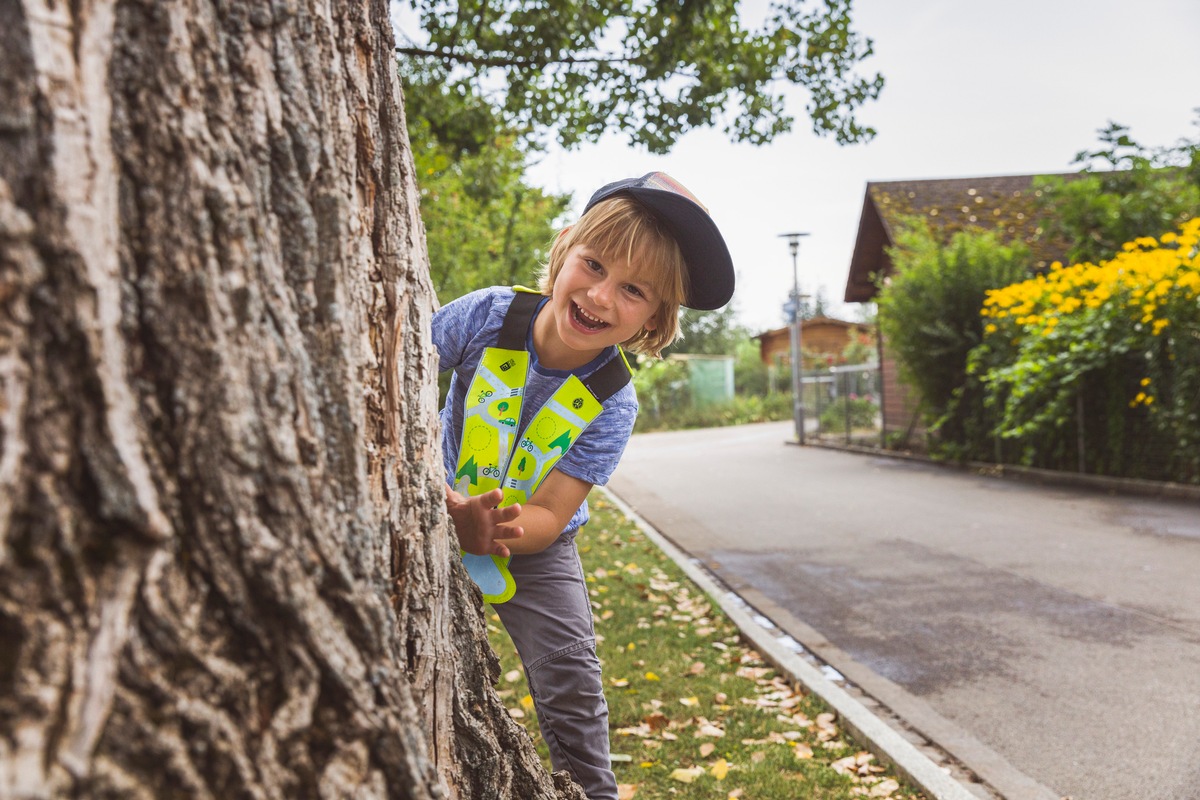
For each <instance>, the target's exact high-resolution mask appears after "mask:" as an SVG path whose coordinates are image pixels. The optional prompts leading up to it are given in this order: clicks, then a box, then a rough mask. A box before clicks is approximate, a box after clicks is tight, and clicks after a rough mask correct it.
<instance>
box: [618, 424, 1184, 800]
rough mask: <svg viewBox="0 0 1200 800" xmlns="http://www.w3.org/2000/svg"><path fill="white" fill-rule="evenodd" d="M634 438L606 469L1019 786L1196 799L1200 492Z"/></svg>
mask: <svg viewBox="0 0 1200 800" xmlns="http://www.w3.org/2000/svg"><path fill="white" fill-rule="evenodd" d="M790 431H791V425H790V423H770V424H765V425H750V426H741V427H734V428H718V429H710V430H702V431H681V432H673V433H657V434H642V435H638V436H635V437H633V439H632V440H631V441H630V443H629V447H628V449H627V450H626V453H625V456H624V459H623V461H622V463H621V466H620V468H619V469H618V470H617V473H616V475H615V476H614V478H613V481H612V483H611V484H610V488H611V489H612V490H613V491H615V492H616V493H617V494H618V495H619V496H620V497H621V498H622V499H623V500H625V501H626V502H627V503H629V504H630V505H631V506H633V507H634V508H635V509H636V510H637V511H638V512H639V513H640V514H641V515H642V516H643V517H645V518H646V519H647V520H648V521H649V522H650V523H651V524H653V525H654V526H655V527H656V528H657V529H658V530H660V531H661V532H662V533H663V534H665V535H666V536H667V537H669V538H670V539H672V540H673V541H674V542H676V543H677V544H678V545H679V546H680V547H681V548H682V549H684V550H686V551H688V552H689V553H691V554H692V555H693V556H695V557H697V558H698V559H700V560H701V561H702V562H704V563H705V564H706V565H707V566H708V567H709V568H710V569H712V570H713V572H714V573H715V574H716V575H717V576H718V577H719V578H720V579H721V580H723V581H724V582H725V583H726V584H728V585H729V586H730V587H731V588H733V589H734V590H735V591H737V592H739V594H741V595H742V596H743V597H745V598H746V599H747V600H749V601H750V602H751V603H752V604H753V605H755V606H756V607H758V608H759V609H760V610H761V611H763V613H764V614H766V615H767V616H769V617H771V618H772V619H773V620H774V621H775V622H776V623H777V624H779V626H780V627H781V628H783V629H784V630H786V631H787V632H788V633H791V634H792V635H793V636H795V638H796V639H798V640H799V641H800V642H801V643H803V644H805V645H806V646H808V647H809V648H810V649H811V650H813V651H814V652H816V653H817V654H819V655H821V656H822V657H824V658H826V659H827V660H829V661H830V662H831V663H832V664H833V665H834V666H835V667H836V668H837V669H838V670H839V671H841V672H842V673H843V674H845V675H846V676H847V677H848V678H849V679H850V680H851V681H852V682H854V683H855V684H857V685H859V686H860V687H862V688H863V690H864V691H866V692H867V693H868V694H871V695H872V696H875V697H877V698H879V699H881V700H882V701H884V703H885V705H888V706H889V707H891V708H892V709H893V710H894V711H896V712H897V713H898V714H899V715H900V716H901V717H903V718H905V719H907V720H909V721H910V722H911V723H912V724H913V726H914V727H916V728H917V729H918V730H921V731H922V732H923V733H924V734H925V735H927V736H929V737H930V738H932V739H934V740H935V741H937V742H938V743H939V744H940V745H943V746H945V747H946V748H947V749H949V750H950V751H951V752H952V753H953V754H954V755H955V756H957V757H958V758H960V759H961V760H963V761H964V762H965V763H966V765H967V766H968V767H970V768H972V769H975V770H976V771H977V772H978V773H979V774H980V775H981V776H982V777H984V778H985V780H987V781H988V782H989V783H990V784H991V785H992V786H993V788H994V789H995V790H996V791H997V792H998V793H999V794H1001V795H1003V796H1005V797H1009V798H1012V800H1024V799H1025V798H1046V797H1055V798H1057V797H1070V798H1073V800H1197V798H1200V504H1195V503H1187V502H1183V501H1164V500H1149V499H1145V498H1133V497H1120V496H1112V495H1106V494H1102V493H1099V492H1095V491H1089V490H1074V489H1064V488H1057V487H1055V488H1051V487H1042V486H1037V485H1033V484H1031V483H1028V482H1024V481H1019V480H1015V479H1011V478H992V477H984V476H979V475H974V474H970V473H966V472H960V471H956V470H951V469H945V468H941V467H935V466H929V465H925V464H921V463H916V462H911V461H902V460H897V459H891V458H885V457H875V456H864V455H856V454H850V453H844V452H838V451H832V450H827V449H820V448H812V447H804V448H801V447H796V446H794V445H788V444H785V443H784V442H785V440H786V439H788V438H789V436H790Z"/></svg>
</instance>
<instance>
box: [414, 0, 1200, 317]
mask: <svg viewBox="0 0 1200 800" xmlns="http://www.w3.org/2000/svg"><path fill="white" fill-rule="evenodd" d="M396 5H400V4H396ZM765 5H766V2H765V0H748V1H747V2H744V3H743V7H744V8H745V9H746V13H747V14H753V13H756V12H757V13H761V9H762V8H764V7H765ZM399 16H402V14H401V15H399ZM399 16H398V15H396V14H394V17H396V18H397V19H399ZM852 18H853V27H854V29H855V30H856V31H857V32H859V33H860V34H862V35H865V36H867V37H870V38H871V39H872V40H873V41H874V48H875V53H874V55H873V56H871V57H870V58H869V59H868V60H867V61H865V62H864V63H863V64H862V65H861V66H860V68H859V70H860V72H861V73H862V74H873V73H875V72H881V73H883V76H884V78H885V80H886V85H885V86H884V89H883V92H882V94H881V96H880V98H879V99H878V100H876V101H873V102H870V103H868V104H867V105H866V106H864V107H863V108H862V109H861V110H860V112H859V114H858V118H859V120H860V121H862V122H864V123H866V124H869V125H871V126H873V127H875V128H876V129H877V130H878V135H877V136H876V137H875V138H874V139H873V140H872V141H871V142H869V143H867V144H858V145H847V146H840V145H838V144H836V143H835V142H834V141H833V140H832V139H828V138H820V137H817V136H816V135H814V134H813V133H812V132H811V131H810V129H809V124H808V118H807V116H806V115H805V114H804V105H805V100H806V98H805V95H804V93H803V91H802V90H799V89H795V88H794V87H788V98H789V104H788V108H789V110H790V111H791V112H792V113H793V114H794V115H795V116H796V118H797V119H796V124H795V129H794V130H793V132H792V133H790V134H787V135H784V136H781V137H779V138H777V139H776V140H775V141H773V142H772V143H771V144H768V145H764V146H759V147H754V146H751V145H744V144H734V143H732V142H730V141H729V140H728V138H727V137H726V136H725V134H724V133H722V132H721V131H720V130H719V129H706V130H696V131H692V132H690V133H688V134H686V135H685V136H684V137H682V138H681V139H680V140H679V142H678V143H677V144H676V146H675V147H674V149H673V150H672V151H671V152H670V153H669V154H667V155H665V156H653V155H650V154H649V153H647V152H646V151H645V150H642V149H638V148H634V147H632V146H630V145H628V144H627V143H626V142H625V139H624V138H623V137H622V136H621V135H620V134H609V135H607V136H606V137H605V138H604V139H603V140H601V141H600V142H599V143H597V144H590V145H583V146H581V147H579V148H578V149H575V150H572V151H569V152H563V151H562V150H560V149H556V148H551V149H550V150H549V151H548V152H547V153H546V154H545V155H544V156H543V157H542V158H541V160H540V161H539V162H538V163H536V164H534V165H533V166H532V168H531V169H530V172H529V177H530V180H531V182H532V183H534V184H535V185H538V186H541V187H543V188H545V189H547V190H550V191H554V192H558V193H570V194H572V195H573V196H574V204H573V207H572V210H571V211H572V216H573V217H577V216H578V214H579V213H580V212H582V210H583V205H584V204H585V203H586V201H587V198H588V197H589V196H590V195H591V193H592V192H593V191H594V190H595V189H597V188H599V187H600V186H602V185H603V184H605V183H609V182H611V181H613V180H618V179H620V178H627V177H634V176H638V175H642V174H644V173H647V172H651V171H655V170H662V171H665V172H667V173H669V174H671V175H672V176H673V177H675V178H676V179H678V180H679V181H681V182H682V183H683V184H684V185H685V186H687V187H688V188H689V189H690V190H691V191H692V192H693V193H694V194H695V195H696V196H697V197H699V199H700V200H701V201H702V202H703V203H704V204H705V205H706V206H707V207H708V209H709V211H710V213H711V214H712V216H713V218H714V219H715V220H716V222H717V224H718V226H719V227H720V228H721V231H722V233H723V234H724V236H725V240H726V243H727V244H728V245H729V250H730V253H731V255H732V256H733V262H734V267H735V269H736V271H737V277H738V284H737V289H736V291H735V294H734V300H733V303H734V305H735V307H736V309H737V312H738V317H739V319H740V320H741V321H742V322H743V324H745V325H746V326H747V327H749V328H750V329H751V330H752V331H754V332H756V333H757V332H760V331H764V330H767V329H770V328H775V327H779V326H781V325H783V324H784V318H783V312H782V304H783V303H784V301H785V300H786V299H787V296H788V292H789V291H790V289H791V286H792V259H791V256H790V254H789V252H788V247H787V243H786V242H785V241H784V240H783V239H780V238H778V237H779V234H781V233H787V232H791V231H803V232H807V233H808V234H809V236H808V237H807V238H805V239H804V240H803V243H802V244H801V247H800V251H799V256H798V260H797V266H798V274H799V281H800V287H801V292H802V293H803V294H808V295H812V294H814V293H815V292H818V291H820V292H822V293H823V294H824V296H825V297H826V299H827V300H829V301H830V304H829V307H828V310H829V313H830V314H831V315H832V316H840V317H842V318H844V319H857V318H858V315H859V313H860V308H859V306H858V305H857V304H845V303H842V302H841V301H842V296H843V293H844V291H845V284H846V277H847V274H848V271H849V267H850V258H851V255H852V253H853V249H854V239H855V235H856V233H857V231H858V221H859V216H860V213H861V211H862V203H863V195H864V193H865V190H866V184H867V182H868V181H885V180H911V179H919V178H965V177H978V176H988V175H1023V174H1034V173H1047V172H1066V171H1070V170H1071V169H1073V167H1072V161H1073V160H1074V156H1075V154H1076V153H1078V152H1079V151H1081V150H1084V149H1089V148H1093V147H1094V146H1096V145H1097V144H1098V138H1097V132H1098V131H1099V130H1100V129H1101V128H1104V127H1106V126H1107V124H1108V122H1109V121H1110V120H1111V121H1114V122H1118V123H1120V124H1122V125H1125V126H1128V127H1129V128H1130V134H1131V135H1132V136H1133V138H1134V139H1135V140H1137V141H1138V142H1141V143H1142V144H1144V145H1147V146H1162V145H1169V144H1173V143H1175V142H1177V141H1178V140H1179V139H1181V138H1184V137H1187V138H1190V139H1193V140H1194V139H1197V138H1200V128H1198V127H1197V125H1196V123H1197V120H1200V114H1198V113H1197V112H1196V111H1195V109H1197V108H1198V107H1200V47H1197V46H1196V40H1197V32H1200V2H1198V1H1197V0H1140V1H1139V2H1137V3H1134V2H1131V0H1006V2H1002V3H998V2H964V0H904V1H903V2H899V1H898V0H856V1H855V3H854V5H853V9H852ZM400 24H401V26H402V27H405V26H404V23H403V22H401V23H400Z"/></svg>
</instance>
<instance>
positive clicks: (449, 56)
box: [396, 47, 631, 68]
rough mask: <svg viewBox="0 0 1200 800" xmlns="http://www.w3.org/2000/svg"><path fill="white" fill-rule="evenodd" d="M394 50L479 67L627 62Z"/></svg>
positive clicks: (398, 48) (439, 49)
mask: <svg viewBox="0 0 1200 800" xmlns="http://www.w3.org/2000/svg"><path fill="white" fill-rule="evenodd" d="M396 52H397V53H399V54H400V55H406V56H421V57H433V58H440V59H443V60H445V61H457V62H458V63H460V64H474V65H475V66H479V67H538V68H541V67H548V66H551V65H553V64H618V63H621V62H629V61H631V59H630V58H629V57H627V56H620V57H617V56H610V57H603V56H597V57H595V58H576V57H574V56H567V57H565V58H517V57H515V56H471V55H467V54H466V53H462V52H456V51H454V50H449V49H446V48H436V49H433V50H429V49H426V48H422V47H397V48H396Z"/></svg>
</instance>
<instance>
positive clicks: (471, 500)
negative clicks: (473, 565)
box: [446, 486, 525, 558]
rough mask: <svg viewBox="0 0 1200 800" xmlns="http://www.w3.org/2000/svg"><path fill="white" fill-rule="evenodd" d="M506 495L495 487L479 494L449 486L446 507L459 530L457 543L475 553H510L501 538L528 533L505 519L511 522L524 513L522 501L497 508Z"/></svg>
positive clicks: (466, 550) (498, 554) (492, 554)
mask: <svg viewBox="0 0 1200 800" xmlns="http://www.w3.org/2000/svg"><path fill="white" fill-rule="evenodd" d="M503 499H504V492H502V491H501V490H499V489H493V490H492V491H490V492H488V493H487V494H481V495H479V496H478V497H464V496H463V495H461V494H459V493H458V492H456V491H454V490H453V489H451V488H450V487H449V486H447V487H446V510H447V511H449V512H450V518H451V519H453V520H454V530H455V531H456V532H457V533H458V546H459V547H461V548H462V549H463V550H464V551H465V552H467V553H470V554H471V555H473V556H500V557H501V558H503V557H506V556H508V554H509V551H508V548H507V547H505V546H504V545H503V544H502V543H501V542H500V541H499V540H500V539H516V538H519V537H521V536H524V535H525V531H524V530H523V529H522V528H520V527H519V526H517V527H508V526H506V525H505V524H504V523H506V522H512V521H513V520H514V519H516V518H517V517H518V516H519V515H520V513H521V505H520V503H514V504H512V505H511V506H505V507H504V508H496V504H497V503H499V502H500V501H501V500H503Z"/></svg>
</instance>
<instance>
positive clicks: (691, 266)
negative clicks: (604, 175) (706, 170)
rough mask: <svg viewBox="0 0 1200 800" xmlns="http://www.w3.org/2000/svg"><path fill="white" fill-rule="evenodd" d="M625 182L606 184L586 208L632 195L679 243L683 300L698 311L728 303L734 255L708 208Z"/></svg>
mask: <svg viewBox="0 0 1200 800" xmlns="http://www.w3.org/2000/svg"><path fill="white" fill-rule="evenodd" d="M628 184H629V182H627V181H620V182H618V183H615V184H609V185H608V186H605V187H604V188H602V189H600V191H598V192H596V194H594V195H593V196H592V199H591V200H589V201H588V205H587V208H591V207H592V206H594V205H595V204H596V203H598V202H600V201H601V200H604V199H607V198H609V197H612V196H613V195H617V194H628V195H631V196H632V197H634V198H635V199H636V200H638V201H639V202H641V203H642V204H643V205H645V206H646V207H647V208H649V209H650V211H651V212H653V213H654V215H655V216H656V217H658V219H660V220H662V222H663V224H664V225H666V226H667V227H668V228H669V229H670V230H671V233H672V234H673V235H674V237H675V241H676V243H677V244H678V245H679V249H680V251H681V252H682V254H683V260H684V263H685V264H686V265H687V271H688V292H687V297H686V298H685V300H684V303H683V304H684V305H685V306H687V307H688V308H694V309H696V310H698V311H713V310H715V309H718V308H721V307H722V306H724V305H725V304H726V303H728V302H729V300H730V299H731V298H732V297H733V288H734V274H733V259H732V258H731V257H730V255H729V248H728V247H727V246H726V245H725V239H724V237H722V236H721V231H720V230H719V229H718V228H717V224H716V223H715V222H713V220H712V217H710V216H709V215H708V212H706V211H705V210H704V209H703V208H701V207H700V206H699V205H697V204H696V203H694V202H692V201H691V200H689V199H688V198H686V197H684V196H682V195H679V194H676V193H674V192H668V191H663V190H661V189H651V188H649V187H646V186H636V185H635V186H630V185H628ZM586 212H587V209H584V213H586Z"/></svg>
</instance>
